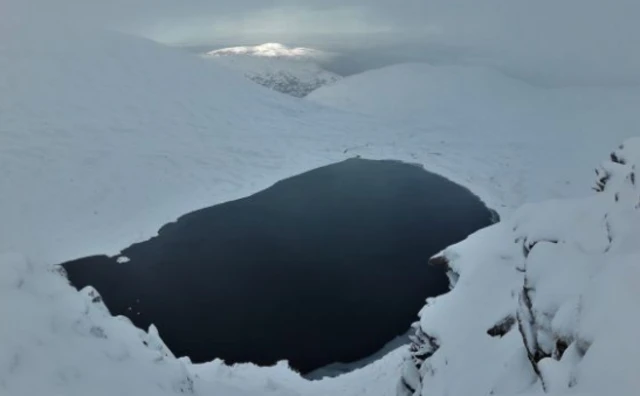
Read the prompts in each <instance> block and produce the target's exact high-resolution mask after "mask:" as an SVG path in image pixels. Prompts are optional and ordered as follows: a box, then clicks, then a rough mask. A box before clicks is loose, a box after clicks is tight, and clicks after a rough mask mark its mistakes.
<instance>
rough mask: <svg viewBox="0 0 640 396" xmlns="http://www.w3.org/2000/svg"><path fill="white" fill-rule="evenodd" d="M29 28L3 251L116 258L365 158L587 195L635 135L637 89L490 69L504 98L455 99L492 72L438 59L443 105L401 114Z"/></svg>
mask: <svg viewBox="0 0 640 396" xmlns="http://www.w3.org/2000/svg"><path fill="white" fill-rule="evenodd" d="M28 26H29V25H28V24H16V25H14V26H11V25H6V24H5V25H2V26H1V27H0V29H2V32H1V34H0V76H1V78H0V91H1V92H10V93H11V94H10V95H8V94H7V95H0V116H1V117H2V120H1V122H0V167H1V168H2V169H3V172H2V173H1V174H0V191H2V194H0V218H2V219H3V223H4V224H10V225H11V226H10V227H9V226H4V227H0V252H4V251H15V252H24V253H26V254H28V256H29V257H30V258H31V259H33V260H34V261H37V262H40V261H44V262H49V263H52V262H62V261H65V260H69V259H73V258H76V257H80V256H86V255H90V254H99V253H108V254H116V253H118V250H119V248H120V247H122V246H128V245H130V244H131V243H133V242H137V241H141V240H144V239H147V238H149V237H151V236H153V235H155V233H156V231H157V230H158V229H159V228H160V226H161V225H163V224H165V223H167V222H170V221H173V220H175V219H176V218H178V217H179V216H181V215H183V214H184V213H188V212H190V211H193V210H196V209H200V208H202V207H206V206H211V205H213V204H216V203H220V202H223V201H226V200H230V199H236V198H240V197H243V196H246V195H249V194H251V193H254V192H256V191H258V190H261V189H264V188H266V187H268V186H269V185H271V184H273V183H274V182H276V181H278V180H280V179H283V178H285V177H289V176H291V175H294V174H298V173H301V172H303V171H306V170H309V169H312V168H315V167H318V166H322V165H327V164H329V163H331V162H335V161H339V160H342V159H345V158H348V157H352V156H355V155H362V156H364V157H366V158H371V159H389V158H392V159H397V160H405V161H410V162H417V163H421V164H424V165H425V167H426V168H427V169H428V170H430V171H434V172H437V173H440V174H442V175H444V176H446V177H448V178H450V179H452V180H453V181H455V182H458V183H460V184H463V185H465V186H466V187H469V188H470V189H471V190H472V191H473V192H475V193H476V194H478V195H480V197H481V198H482V199H483V200H485V201H486V202H487V203H488V204H489V206H491V207H493V208H496V209H497V210H498V211H499V212H500V214H505V213H508V212H509V211H510V210H511V209H512V208H514V207H517V206H519V205H521V204H522V203H524V202H527V201H529V200H539V199H544V198H549V197H556V196H563V195H575V194H579V193H583V192H585V190H586V188H585V187H584V186H585V185H587V181H588V180H589V177H590V172H588V171H587V170H585V166H584V164H592V163H596V162H597V161H598V160H599V158H601V156H602V155H603V147H611V146H614V145H616V144H618V142H619V141H622V140H623V138H626V137H627V136H630V135H632V134H633V133H634V132H635V131H636V130H638V129H640V113H638V112H637V111H636V109H637V108H638V107H639V106H640V90H639V89H637V88H625V89H623V88H617V89H608V88H575V89H540V88H534V87H530V86H528V85H526V84H523V83H522V82H520V81H518V80H512V79H509V78H507V77H504V76H502V75H495V76H494V80H495V81H494V83H493V84H494V85H495V86H496V87H497V88H496V89H495V90H494V91H492V90H490V89H486V90H484V91H481V90H479V91H478V93H477V94H476V95H466V94H463V93H461V94H458V95H456V94H455V92H459V91H460V90H461V89H462V88H461V87H460V78H461V76H460V75H461V74H462V75H467V77H466V80H465V81H466V83H465V85H466V84H467V83H469V84H471V82H474V81H475V82H474V84H477V85H482V84H484V83H483V81H485V80H486V72H482V73H480V72H478V70H477V69H474V68H462V69H457V68H432V69H433V70H431V72H432V73H434V76H435V77H434V78H433V79H434V80H437V82H438V84H440V85H441V87H442V88H441V90H442V91H447V90H450V92H452V93H451V94H450V96H449V99H448V100H446V101H438V99H437V98H435V97H434V98H431V96H429V95H426V94H425V95H424V97H425V100H427V99H428V102H426V103H432V104H434V106H436V105H438V104H439V106H440V107H436V108H434V109H433V110H428V109H425V110H424V111H423V113H422V114H423V117H419V122H409V121H408V120H407V121H403V120H400V121H398V120H397V119H393V118H392V117H386V116H382V115H380V116H372V115H358V114H353V113H350V112H346V111H341V110H333V109H330V108H322V107H320V106H318V105H316V104H314V103H312V102H311V101H306V100H305V101H300V100H295V99H293V98H289V97H287V96H286V95H280V94H277V93H273V92H270V91H269V90H265V89H261V88H260V87H258V86H256V85H255V84H253V83H251V82H250V81H247V80H246V79H244V78H243V77H242V76H238V75H237V74H234V73H232V72H229V71H227V70H225V69H224V68H220V67H219V66H217V65H215V64H213V63H212V62H208V61H207V60H205V59H200V58H198V57H193V56H191V55H190V54H187V53H184V52H182V51H179V50H175V49H171V48H167V47H164V46H161V45H158V44H155V43H153V42H150V41H147V40H142V39H136V38H133V37H129V36H124V35H119V34H114V33H108V32H98V31H86V30H85V29H82V31H80V32H76V31H75V30H68V31H60V30H61V27H56V28H55V29H53V28H52V29H48V30H47V29H44V30H43V32H44V33H43V34H38V33H37V31H29V30H28V28H27V27H28ZM425 74H427V75H428V74H429V73H425ZM398 78H401V76H398ZM348 80H349V79H347V80H344V81H348ZM376 81H378V80H376ZM427 81H430V80H427ZM340 84H342V82H340V83H338V84H337V85H336V86H339V85H340ZM354 92H355V93H357V92H356V91H354ZM401 92H402V91H401V90H398V91H390V92H389V93H388V95H377V100H379V101H380V103H381V104H385V103H388V102H386V101H388V100H393V98H394V97H395V98H396V100H397V101H398V102H400V103H402V102H406V101H405V100H404V99H403V97H402V96H400V97H398V96H396V95H397V94H398V93H401ZM503 92H507V93H508V95H507V94H503ZM407 105H409V103H407ZM381 107H384V106H381ZM478 108H482V109H483V111H482V112H479V111H477V109H478ZM603 131H604V132H603ZM578 141H579V142H580V143H577V142H578ZM577 144H579V145H580V150H574V147H575V146H576V145H577ZM567 153H571V154H570V155H568V154H567ZM541 158H544V161H541Z"/></svg>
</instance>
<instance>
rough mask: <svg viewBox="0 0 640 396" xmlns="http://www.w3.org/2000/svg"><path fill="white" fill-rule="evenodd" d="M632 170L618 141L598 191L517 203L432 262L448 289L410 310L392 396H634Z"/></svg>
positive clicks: (638, 280)
mask: <svg viewBox="0 0 640 396" xmlns="http://www.w3.org/2000/svg"><path fill="white" fill-rule="evenodd" d="M639 160H640V139H632V140H629V141H627V142H626V143H625V144H624V145H623V146H620V148H619V149H618V150H616V151H615V152H614V153H613V154H612V155H611V160H610V161H607V162H605V163H604V164H603V165H602V166H601V167H600V168H599V169H598V181H597V184H596V186H595V189H596V190H598V191H599V192H598V193H596V194H594V195H592V196H589V197H587V198H582V199H574V200H565V201H563V200H555V201H548V202H543V203H540V204H531V205H526V206H524V207H522V208H521V209H519V210H518V211H516V212H515V213H514V214H513V216H511V217H510V218H509V219H507V220H504V221H503V222H501V223H499V224H497V225H495V226H492V227H490V228H488V229H485V230H482V231H480V232H478V233H476V234H474V235H472V236H471V237H469V238H468V239H467V240H466V241H463V242H461V243H459V244H457V245H454V246H451V247H449V248H447V249H446V250H445V251H443V252H442V253H441V254H440V255H439V256H437V257H435V258H434V259H432V264H433V265H446V266H447V267H448V268H449V271H450V277H451V279H452V280H453V290H452V291H451V292H450V293H448V294H446V295H444V296H442V297H438V298H436V299H433V300H431V301H429V303H428V304H427V305H426V306H425V307H424V308H423V310H422V311H421V312H420V322H419V324H417V331H416V335H415V337H414V342H413V345H412V357H411V358H409V359H407V360H406V362H405V366H404V369H403V380H402V381H401V385H400V390H401V393H402V394H411V393H414V392H415V394H422V395H433V394H447V395H451V396H456V395H471V394H495V395H498V394H505V395H506V394H520V393H523V392H532V393H541V392H547V393H551V394H565V393H567V392H572V393H574V392H575V393H577V394H582V393H584V394H616V395H633V394H636V393H637V389H639V387H640V380H639V379H638V376H637V373H638V372H639V371H640V364H639V363H638V361H637V356H638V354H639V353H640V346H638V343H637V342H636V341H635V338H636V337H637V334H638V333H639V332H640V314H638V310H637V309H636V305H637V300H638V299H639V298H640V294H639V293H640V291H639V290H640V289H639V288H638V285H640V267H639V266H638V263H639V262H640V249H639V247H638V246H640V244H639V242H640V239H639V235H640V212H638V210H639V209H640V204H639V203H638V202H639V196H640V188H639V187H638V185H637V183H636V167H637V166H638V163H639ZM461 378H463V379H464V380H463V381H461V380H460V379H461ZM581 392H582V393H581Z"/></svg>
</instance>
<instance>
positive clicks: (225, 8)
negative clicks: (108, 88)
mask: <svg viewBox="0 0 640 396" xmlns="http://www.w3.org/2000/svg"><path fill="white" fill-rule="evenodd" d="M2 3H4V4H5V5H4V7H5V9H7V8H8V9H9V10H11V8H12V7H13V8H14V9H16V11H15V12H16V13H18V10H17V9H18V8H19V9H21V11H22V13H23V14H24V13H25V11H26V13H27V14H29V15H35V14H36V13H39V14H42V15H44V14H46V15H47V18H53V19H56V18H62V19H64V18H67V19H74V20H76V21H84V22H88V23H92V24H97V23H105V24H109V25H111V26H118V27H120V28H125V29H126V30H128V31H131V32H134V33H136V34H140V35H144V36H147V37H149V38H152V39H154V40H156V41H160V42H164V43H169V44H178V45H212V46H215V45H218V44H219V43H225V44H235V43H237V44H246V43H255V44H258V43H262V42H268V41H286V42H288V43H290V44H294V45H295V44H307V43H316V44H317V45H320V46H322V45H324V46H325V47H327V46H328V47H332V46H338V47H340V46H341V45H342V46H343V47H344V46H345V45H347V44H349V43H352V44H353V45H354V46H368V47H376V46H378V47H380V48H386V50H389V47H390V46H392V47H393V46H396V47H398V48H400V47H402V48H403V49H402V51H411V50H412V48H413V49H414V50H415V51H419V52H420V53H424V52H425V51H426V52H429V48H431V49H432V50H433V51H432V53H434V54H437V53H440V54H441V53H447V52H448V51H449V52H451V53H456V52H458V53H464V54H465V55H464V58H465V59H467V60H468V61H469V60H473V61H475V62H485V63H502V64H504V65H508V66H509V67H512V68H514V69H516V68H519V69H521V70H525V69H526V70H529V71H531V72H536V71H541V72H542V71H544V70H546V71H554V72H558V73H560V72H562V73H564V75H575V76H578V77H579V76H581V75H589V76H591V75H599V76H605V75H606V76H608V77H610V78H614V77H615V79H619V80H621V81H622V80H625V79H635V78H636V76H638V75H640V50H639V49H638V48H640V44H639V43H640V23H638V21H639V20H640V1H638V0H208V1H207V0H2V1H0V7H3V5H2ZM35 10H37V11H35ZM0 12H2V9H0ZM5 12H6V10H5ZM434 49H435V50H434ZM434 56H435V55H434ZM638 81H640V79H639V80H638Z"/></svg>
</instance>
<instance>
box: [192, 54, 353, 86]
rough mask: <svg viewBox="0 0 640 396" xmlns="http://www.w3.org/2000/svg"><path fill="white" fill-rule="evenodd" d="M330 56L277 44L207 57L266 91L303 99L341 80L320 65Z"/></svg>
mask: <svg viewBox="0 0 640 396" xmlns="http://www.w3.org/2000/svg"><path fill="white" fill-rule="evenodd" d="M331 56H332V55H331V54H328V53H325V52H322V51H318V50H314V49H310V48H288V47H286V46H284V45H282V44H278V43H267V44H262V45H258V46H255V47H232V48H223V49H219V50H215V51H211V52H209V53H207V54H206V55H205V58H207V59H211V60H213V61H215V62H217V63H219V64H220V65H222V66H225V67H228V68H229V69H230V70H234V71H239V72H242V73H244V75H245V76H246V77H247V78H249V79H251V80H252V81H254V82H256V83H258V84H260V85H264V86H265V87H267V88H271V89H273V90H275V91H278V92H282V93H285V94H288V95H291V96H295V97H304V96H306V95H308V94H309V93H310V92H312V91H314V90H316V89H318V88H320V87H322V86H324V85H328V84H332V83H334V82H336V81H338V80H340V79H341V78H342V77H340V76H339V75H337V74H335V73H332V72H329V71H327V70H324V69H323V68H322V67H321V66H320V62H321V61H323V60H327V59H328V58H330V57H331Z"/></svg>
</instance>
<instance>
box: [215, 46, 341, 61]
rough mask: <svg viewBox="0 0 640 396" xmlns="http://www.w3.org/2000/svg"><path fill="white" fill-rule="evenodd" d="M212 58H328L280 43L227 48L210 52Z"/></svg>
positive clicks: (324, 54) (307, 49)
mask: <svg viewBox="0 0 640 396" xmlns="http://www.w3.org/2000/svg"><path fill="white" fill-rule="evenodd" d="M208 55H212V56H232V55H250V56H256V57H264V58H287V59H298V60H317V59H319V58H325V57H327V56H329V55H328V54H327V53H325V52H322V51H318V50H315V49H312V48H304V47H298V48H290V47H287V46H286V45H283V44H280V43H265V44H261V45H256V46H253V47H252V46H240V47H229V48H223V49H219V50H215V51H211V52H209V53H208Z"/></svg>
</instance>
